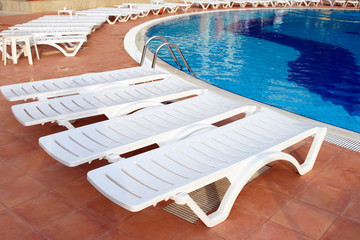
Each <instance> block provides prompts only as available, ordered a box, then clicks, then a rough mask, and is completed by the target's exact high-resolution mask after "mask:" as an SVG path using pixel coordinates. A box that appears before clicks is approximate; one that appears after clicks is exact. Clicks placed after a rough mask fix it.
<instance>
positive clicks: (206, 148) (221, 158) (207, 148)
mask: <svg viewBox="0 0 360 240" xmlns="http://www.w3.org/2000/svg"><path fill="white" fill-rule="evenodd" d="M189 148H192V149H195V150H196V151H198V152H200V153H201V154H202V155H203V157H204V158H205V157H206V158H208V159H210V160H211V161H218V162H220V163H224V162H229V161H232V160H233V159H234V156H232V155H231V154H224V152H223V151H219V150H218V149H215V148H213V147H212V146H211V145H209V144H208V143H207V140H205V139H203V140H199V141H194V142H193V143H192V146H189ZM239 156H240V154H239Z"/></svg>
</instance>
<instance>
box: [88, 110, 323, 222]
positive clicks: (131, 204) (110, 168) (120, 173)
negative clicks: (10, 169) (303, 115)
mask: <svg viewBox="0 0 360 240" xmlns="http://www.w3.org/2000/svg"><path fill="white" fill-rule="evenodd" d="M314 135H315V138H314V140H313V143H312V145H311V147H310V150H309V152H308V155H307V157H306V159H305V162H304V163H303V164H299V163H298V162H297V161H296V159H295V158H294V157H292V156H291V155H289V154H286V153H284V152H282V151H283V150H284V149H286V148H288V147H290V146H292V145H293V144H295V143H298V142H300V141H302V140H304V139H306V138H308V137H310V136H314ZM325 135H326V128H321V127H317V126H312V125H308V124H305V123H303V122H300V121H297V120H294V119H291V118H288V117H286V116H283V115H281V114H278V113H276V112H274V111H271V110H268V109H265V110H262V111H260V112H258V113H255V114H252V115H250V116H249V117H246V118H244V119H241V120H238V121H235V122H232V123H230V124H228V125H225V126H223V127H219V128H216V129H213V130H210V131H207V132H204V133H200V134H198V135H195V136H191V137H189V138H185V139H184V140H181V141H178V142H176V143H172V144H169V145H166V146H163V147H160V148H159V149H155V150H152V151H149V152H146V153H143V154H140V155H137V156H135V157H132V158H129V159H126V160H121V161H119V162H116V163H113V164H110V165H107V166H104V167H101V168H98V169H95V170H93V171H90V172H88V180H89V181H90V182H91V184H92V185H93V186H94V187H95V188H97V189H98V190H99V191H100V192H101V193H102V194H104V195H105V196H106V197H108V198H109V199H110V200H112V201H113V202H115V203H117V204H118V205H120V206H121V207H124V208H125V209H127V210H129V211H133V212H135V211H140V210H142V209H145V208H147V207H149V206H152V205H156V204H157V203H158V202H160V201H163V200H168V199H173V200H174V201H175V202H176V203H178V204H187V205H188V206H189V207H190V208H191V209H192V210H193V211H194V213H195V214H196V215H197V216H198V217H199V218H200V219H201V220H202V221H203V222H204V223H205V225H206V226H208V227H212V226H215V225H217V224H219V223H221V222H222V221H224V220H225V219H226V218H227V217H228V215H229V213H230V211H231V208H232V206H233V204H234V202H235V199H236V197H237V196H238V194H239V192H240V191H241V190H242V188H243V187H244V185H245V184H246V183H247V181H248V180H249V179H250V178H251V176H252V175H253V174H254V173H255V172H257V171H258V170H259V169H260V168H262V167H263V166H264V165H266V164H268V163H270V162H273V161H276V160H285V161H288V162H290V163H292V164H293V165H294V166H295V168H296V169H297V171H298V173H299V174H301V175H302V174H305V173H306V172H308V171H310V170H311V169H312V167H313V165H314V163H315V159H316V157H317V155H318V152H319V150H320V147H321V144H322V142H323V140H324V137H325ZM224 177H226V178H228V179H229V181H230V183H231V185H230V187H229V188H228V190H227V192H226V193H225V196H224V198H223V200H222V202H221V203H220V206H219V208H218V209H217V210H216V211H215V212H213V213H211V214H210V215H206V214H205V213H204V212H203V211H202V210H201V209H200V207H199V206H198V205H197V204H196V203H195V202H194V201H193V199H191V197H190V196H189V194H188V193H190V192H192V191H194V190H197V189H199V188H201V187H204V186H206V185H208V184H211V183H213V182H216V181H218V180H220V179H222V178H224Z"/></svg>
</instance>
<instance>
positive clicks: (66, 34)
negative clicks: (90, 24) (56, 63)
mask: <svg viewBox="0 0 360 240" xmlns="http://www.w3.org/2000/svg"><path fill="white" fill-rule="evenodd" d="M81 32H82V33H81ZM90 32H91V29H90V28H67V29H63V28H47V29H45V28H39V29H33V30H30V29H29V30H4V31H2V32H1V33H3V34H7V33H24V34H28V33H30V34H32V35H33V36H34V38H35V41H36V44H37V45H40V44H43V45H49V46H52V47H55V48H56V49H58V50H59V51H60V52H61V53H63V54H64V55H65V56H66V57H72V56H75V55H76V54H77V52H78V51H79V50H80V49H81V46H82V45H83V44H84V43H85V42H86V41H87V37H86V35H87V34H90Z"/></svg>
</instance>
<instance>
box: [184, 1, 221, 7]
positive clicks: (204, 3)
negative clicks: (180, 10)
mask: <svg viewBox="0 0 360 240" xmlns="http://www.w3.org/2000/svg"><path fill="white" fill-rule="evenodd" d="M183 1H184V3H186V4H190V6H193V5H195V6H201V7H202V8H203V9H208V8H209V7H210V6H211V7H212V8H213V9H217V8H219V7H220V5H221V3H220V2H218V1H215V0H183Z"/></svg>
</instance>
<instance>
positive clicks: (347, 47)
mask: <svg viewBox="0 0 360 240" xmlns="http://www.w3.org/2000/svg"><path fill="white" fill-rule="evenodd" d="M155 35H160V36H164V37H166V38H167V40H168V41H169V42H172V43H175V44H177V45H178V46H179V47H180V49H181V51H182V52H183V54H184V55H185V57H186V59H187V61H188V63H189V65H190V67H191V68H192V70H193V71H194V72H195V73H196V74H197V77H198V78H199V79H201V80H203V81H206V82H208V83H210V84H213V85H215V86H218V87H220V88H223V89H226V90H228V91H231V92H234V93H236V94H239V95H242V96H245V97H248V98H251V99H254V100H257V101H260V102H263V103H267V104H270V105H273V106H275V107H279V108H282V109H284V110H288V111H291V112H294V113H297V114H300V115H303V116H306V117H309V118H313V119H316V120H319V121H322V122H325V123H328V124H332V125H335V126H338V127H342V128H345V129H348V130H352V131H355V132H360V11H345V10H305V9H304V10H297V9H294V10H280V9H279V10H248V11H221V12H212V13H206V14H199V15H191V16H185V17H181V18H178V19H174V20H171V21H166V22H163V23H161V24H158V25H156V26H154V27H152V28H151V29H149V31H148V32H147V37H151V36H155ZM157 46H159V42H156V41H154V42H153V43H152V44H150V49H151V50H153V51H154V50H155V49H156V48H157ZM159 56H160V57H161V58H162V59H163V60H164V61H166V62H168V63H170V64H172V65H174V66H176V65H175V63H174V61H173V60H172V58H171V56H170V54H169V52H168V51H167V50H166V49H165V48H163V50H161V51H160V53H159ZM179 59H180V58H179Z"/></svg>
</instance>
